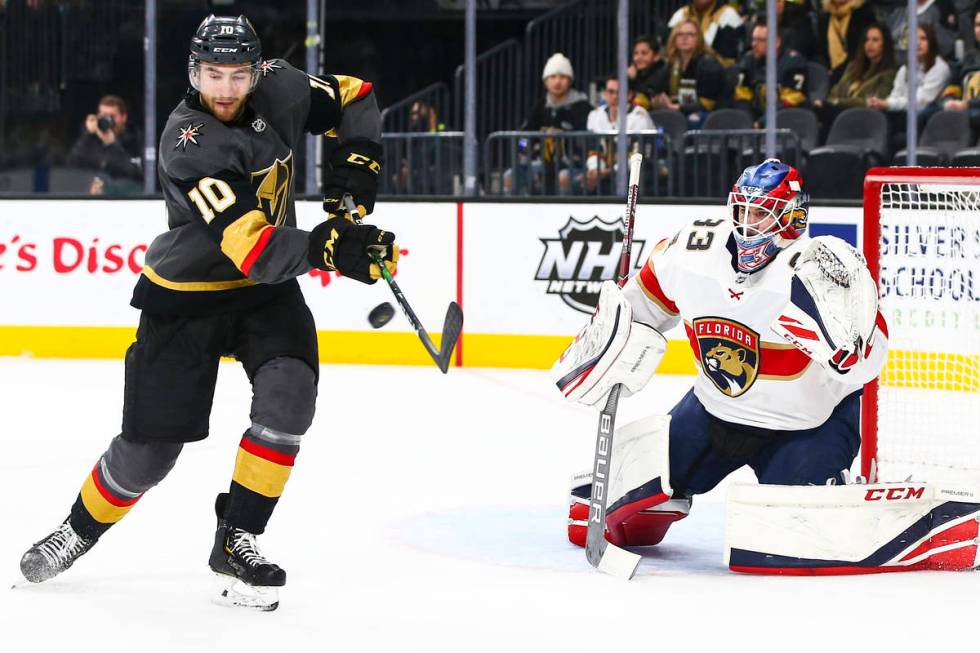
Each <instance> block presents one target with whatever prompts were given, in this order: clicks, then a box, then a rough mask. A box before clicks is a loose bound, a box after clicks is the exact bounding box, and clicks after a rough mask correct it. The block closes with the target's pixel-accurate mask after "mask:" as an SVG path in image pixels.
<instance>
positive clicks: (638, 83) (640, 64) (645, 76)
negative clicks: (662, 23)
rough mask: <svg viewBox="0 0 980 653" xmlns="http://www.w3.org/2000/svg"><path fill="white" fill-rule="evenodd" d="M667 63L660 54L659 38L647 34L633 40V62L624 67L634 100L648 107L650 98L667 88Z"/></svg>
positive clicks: (645, 107)
mask: <svg viewBox="0 0 980 653" xmlns="http://www.w3.org/2000/svg"><path fill="white" fill-rule="evenodd" d="M666 69H667V64H666V62H665V61H664V60H663V58H662V57H661V56H660V40H659V39H658V38H657V37H656V36H653V35H650V34H647V35H644V36H640V37H638V38H637V39H636V40H635V41H633V63H631V64H630V66H629V68H627V69H626V74H627V75H628V76H629V79H630V88H631V89H632V90H633V91H635V92H636V102H637V104H639V105H640V106H641V107H643V108H644V109H649V108H650V98H652V97H654V96H655V95H658V94H660V93H663V92H664V91H666V90H667V74H666Z"/></svg>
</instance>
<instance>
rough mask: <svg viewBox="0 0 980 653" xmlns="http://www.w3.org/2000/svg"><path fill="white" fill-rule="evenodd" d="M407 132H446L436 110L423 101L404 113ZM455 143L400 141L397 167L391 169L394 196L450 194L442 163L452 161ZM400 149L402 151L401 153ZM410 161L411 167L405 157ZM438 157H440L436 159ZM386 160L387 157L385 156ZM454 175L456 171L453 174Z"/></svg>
mask: <svg viewBox="0 0 980 653" xmlns="http://www.w3.org/2000/svg"><path fill="white" fill-rule="evenodd" d="M406 130H407V131H408V132H412V133H425V134H435V133H438V132H441V131H445V130H446V125H445V124H444V123H442V122H440V120H439V114H438V112H437V111H436V108H435V107H434V106H432V105H431V104H429V103H428V102H425V101H424V100H416V101H415V102H413V103H412V106H411V107H410V108H409V113H408V126H407V128H406ZM456 145H457V144H456V143H454V142H453V141H450V140H442V139H438V138H428V137H424V138H410V139H406V140H404V141H402V146H401V147H398V149H397V151H398V152H399V153H401V154H403V156H401V163H400V165H398V166H397V167H396V166H394V165H392V166H391V169H392V170H394V173H393V174H392V177H391V182H392V190H393V191H394V192H396V193H413V194H423V193H428V192H433V191H435V192H447V193H448V192H450V188H449V186H448V180H449V175H450V174H451V173H452V171H451V170H447V169H446V167H445V165H442V166H440V163H442V164H445V162H446V161H449V160H452V153H454V152H455V150H456ZM402 148H404V149H402ZM409 152H410V156H411V158H412V166H411V167H410V166H409V164H408V155H409ZM440 154H441V155H442V156H441V157H440ZM386 156H389V154H388V152H386ZM456 172H458V171H456Z"/></svg>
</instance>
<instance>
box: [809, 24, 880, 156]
mask: <svg viewBox="0 0 980 653" xmlns="http://www.w3.org/2000/svg"><path fill="white" fill-rule="evenodd" d="M862 43H863V46H862V47H860V48H858V50H857V52H856V53H855V55H854V58H853V59H852V60H851V62H850V63H849V64H847V68H845V69H844V74H843V75H842V76H841V78H840V81H839V82H837V83H836V84H834V86H833V88H831V89H830V93H829V94H828V95H827V100H826V101H825V102H820V101H817V102H814V103H813V104H814V108H815V109H816V111H817V115H818V116H819V117H820V123H821V125H822V136H821V138H820V140H821V142H823V141H824V140H825V137H826V133H827V132H828V131H829V130H830V126H831V125H832V124H833V122H834V119H835V118H836V117H837V116H838V114H840V113H841V112H842V111H844V110H845V109H848V108H851V107H863V106H865V105H866V104H867V101H868V98H872V97H874V98H881V99H884V98H887V97H888V95H889V94H890V93H891V90H892V86H893V85H894V83H895V73H896V68H895V46H894V44H893V43H892V35H891V32H889V31H888V29H887V28H885V27H883V26H881V25H879V24H878V23H872V24H871V25H868V27H866V28H865V29H864V37H863V40H862Z"/></svg>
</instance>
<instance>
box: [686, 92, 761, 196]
mask: <svg viewBox="0 0 980 653" xmlns="http://www.w3.org/2000/svg"><path fill="white" fill-rule="evenodd" d="M750 129H752V117H751V116H750V115H749V114H748V113H746V112H745V111H742V110H741V109H717V110H715V111H712V112H711V113H709V114H708V117H707V118H705V121H704V124H703V125H702V127H701V130H695V131H688V132H687V134H686V136H685V138H684V141H685V144H687V143H692V144H691V145H687V146H686V147H685V148H684V151H683V154H682V156H681V157H680V159H681V178H682V179H683V182H684V186H683V188H684V191H683V194H685V195H689V196H694V197H718V196H719V195H720V194H723V193H725V192H727V190H728V188H729V187H730V186H731V184H732V175H736V174H738V173H739V172H741V168H739V158H740V156H741V152H740V142H739V139H728V138H726V137H724V136H719V135H711V136H707V135H706V136H697V135H696V134H699V133H700V132H705V131H732V130H750Z"/></svg>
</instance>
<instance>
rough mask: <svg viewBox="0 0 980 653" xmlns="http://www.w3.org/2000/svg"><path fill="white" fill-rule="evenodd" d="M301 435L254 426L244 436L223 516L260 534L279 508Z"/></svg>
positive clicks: (233, 524)
mask: <svg viewBox="0 0 980 653" xmlns="http://www.w3.org/2000/svg"><path fill="white" fill-rule="evenodd" d="M299 441H300V436H298V435H290V434H286V433H280V432H277V431H272V430H271V429H266V428H255V427H253V428H251V429H249V430H248V431H246V432H245V435H243V436H242V440H241V442H240V443H239V445H238V456H237V457H236V459H235V471H234V473H233V475H232V481H231V487H230V489H229V491H228V502H227V506H226V507H225V513H224V518H225V520H226V521H227V522H228V523H229V524H230V525H232V526H234V527H237V528H241V529H244V530H246V531H248V532H249V533H254V534H256V535H259V534H261V533H263V532H264V531H265V526H266V524H267V523H268V522H269V518H270V517H271V516H272V511H273V510H275V508H276V503H278V501H279V497H280V496H281V495H282V491H283V488H285V486H286V481H287V480H288V479H289V474H290V472H291V471H292V470H293V463H294V461H295V460H296V454H298V453H299Z"/></svg>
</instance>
